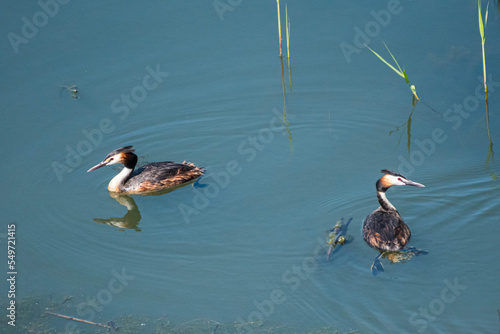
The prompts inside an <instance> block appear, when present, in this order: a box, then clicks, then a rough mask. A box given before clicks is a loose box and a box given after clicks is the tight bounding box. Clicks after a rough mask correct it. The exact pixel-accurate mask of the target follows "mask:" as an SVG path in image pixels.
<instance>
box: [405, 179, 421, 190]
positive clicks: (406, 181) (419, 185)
mask: <svg viewBox="0 0 500 334" xmlns="http://www.w3.org/2000/svg"><path fill="white" fill-rule="evenodd" d="M404 183H405V184H406V185H407V186H415V187H422V188H425V186H424V185H423V184H422V183H417V182H413V181H412V180H405V181H404Z"/></svg>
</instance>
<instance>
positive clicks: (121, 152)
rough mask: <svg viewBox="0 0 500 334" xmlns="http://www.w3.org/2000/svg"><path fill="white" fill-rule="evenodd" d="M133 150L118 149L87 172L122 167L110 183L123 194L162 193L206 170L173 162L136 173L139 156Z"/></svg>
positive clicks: (149, 165)
mask: <svg viewBox="0 0 500 334" xmlns="http://www.w3.org/2000/svg"><path fill="white" fill-rule="evenodd" d="M134 151H135V150H133V149H132V146H125V147H121V148H119V149H116V150H114V151H113V152H111V153H109V154H108V155H107V156H106V158H104V160H103V161H102V162H100V163H99V164H97V165H95V166H94V167H92V168H90V169H89V170H88V171H87V172H91V171H93V170H96V169H98V168H101V167H104V166H107V165H114V164H117V163H121V164H123V166H124V167H123V169H122V171H121V172H120V173H118V175H116V176H115V177H114V178H113V179H112V180H111V182H109V185H108V190H109V191H111V192H115V193H124V194H140V193H145V192H154V191H159V190H162V189H165V188H169V187H172V186H175V185H179V184H182V183H186V182H189V181H192V180H195V179H196V178H198V177H200V176H201V175H203V172H204V169H203V168H199V167H196V166H195V165H193V164H192V163H186V162H183V163H175V162H172V161H163V162H154V163H151V164H148V165H145V166H142V167H140V168H138V169H137V170H136V171H134V168H135V165H136V164H137V155H135V154H134V153H133V152H134Z"/></svg>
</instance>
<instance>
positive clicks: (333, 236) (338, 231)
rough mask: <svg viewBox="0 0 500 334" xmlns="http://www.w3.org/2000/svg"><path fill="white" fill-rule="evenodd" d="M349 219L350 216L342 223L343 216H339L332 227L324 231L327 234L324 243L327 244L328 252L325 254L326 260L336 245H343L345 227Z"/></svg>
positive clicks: (349, 221) (345, 239) (350, 219)
mask: <svg viewBox="0 0 500 334" xmlns="http://www.w3.org/2000/svg"><path fill="white" fill-rule="evenodd" d="M351 221H352V218H349V220H348V221H347V223H345V224H344V218H340V220H339V221H337V223H336V224H335V226H334V227H333V228H332V229H330V230H328V231H326V233H328V236H327V237H326V243H327V244H328V252H327V254H326V260H327V261H328V260H329V259H330V255H332V253H333V251H334V250H335V247H337V245H339V244H340V245H344V244H345V243H346V241H347V237H346V232H347V227H348V226H349V224H350V223H351Z"/></svg>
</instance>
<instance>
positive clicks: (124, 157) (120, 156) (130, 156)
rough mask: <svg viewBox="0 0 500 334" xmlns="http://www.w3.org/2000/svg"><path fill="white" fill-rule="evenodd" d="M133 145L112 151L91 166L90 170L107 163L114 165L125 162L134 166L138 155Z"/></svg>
mask: <svg viewBox="0 0 500 334" xmlns="http://www.w3.org/2000/svg"><path fill="white" fill-rule="evenodd" d="M134 151H135V150H133V149H132V145H130V146H125V147H121V148H118V149H116V150H114V151H113V152H110V153H109V154H108V155H107V156H106V158H104V160H103V161H101V162H100V163H98V164H97V165H95V166H94V167H92V168H90V169H89V170H88V171H87V173H88V172H91V171H93V170H96V169H99V168H101V167H104V166H107V165H114V164H117V163H121V164H123V165H124V166H125V167H127V168H130V169H132V168H134V167H135V165H136V163H137V156H136V155H135V154H134V153H133V152H134Z"/></svg>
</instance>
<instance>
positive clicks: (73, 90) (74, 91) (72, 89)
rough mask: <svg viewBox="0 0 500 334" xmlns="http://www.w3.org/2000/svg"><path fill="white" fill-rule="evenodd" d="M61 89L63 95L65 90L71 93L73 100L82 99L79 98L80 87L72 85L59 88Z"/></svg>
mask: <svg viewBox="0 0 500 334" xmlns="http://www.w3.org/2000/svg"><path fill="white" fill-rule="evenodd" d="M59 88H61V94H62V92H63V91H64V90H67V91H68V92H70V94H71V97H72V98H73V100H78V99H79V98H80V97H79V96H78V87H77V86H76V85H72V86H59Z"/></svg>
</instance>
